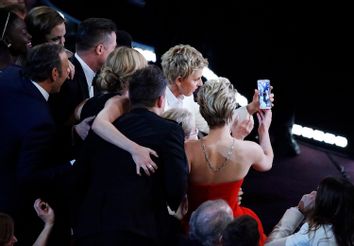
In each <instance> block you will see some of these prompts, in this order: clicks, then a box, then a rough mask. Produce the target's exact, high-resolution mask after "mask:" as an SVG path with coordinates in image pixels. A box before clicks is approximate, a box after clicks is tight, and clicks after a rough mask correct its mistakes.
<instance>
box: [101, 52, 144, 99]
mask: <svg viewBox="0 0 354 246" xmlns="http://www.w3.org/2000/svg"><path fill="white" fill-rule="evenodd" d="M147 65H148V62H147V60H146V59H145V58H144V56H143V55H142V54H141V53H140V52H139V51H137V50H135V49H133V48H129V47H126V46H121V47H118V48H115V49H114V50H113V51H112V53H110V54H109V56H108V58H107V60H106V62H105V63H104V64H103V66H102V68H101V72H100V74H99V75H98V76H97V78H96V81H95V83H96V86H97V87H98V89H99V90H101V91H105V92H121V93H122V92H124V91H125V90H127V89H128V86H129V80H130V77H131V76H132V74H133V73H134V72H135V71H136V70H138V69H140V68H144V67H146V66H147Z"/></svg>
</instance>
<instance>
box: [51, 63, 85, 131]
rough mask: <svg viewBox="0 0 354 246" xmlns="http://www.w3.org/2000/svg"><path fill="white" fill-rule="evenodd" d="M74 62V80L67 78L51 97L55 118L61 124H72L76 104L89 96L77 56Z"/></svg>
mask: <svg viewBox="0 0 354 246" xmlns="http://www.w3.org/2000/svg"><path fill="white" fill-rule="evenodd" d="M72 63H73V64H74V66H75V75H74V78H73V79H72V80H70V79H67V80H66V81H65V82H64V84H63V85H62V87H61V88H60V92H59V93H56V94H53V95H52V96H51V98H50V99H49V104H50V107H51V110H52V111H53V116H54V119H55V121H56V122H57V123H59V124H68V125H72V122H73V113H74V110H75V108H76V106H77V105H79V103H81V102H82V101H83V100H84V99H86V98H89V90H88V86H87V80H86V77H85V73H84V70H83V69H82V67H81V64H80V62H79V61H78V60H77V59H76V58H75V56H74V57H73V59H72Z"/></svg>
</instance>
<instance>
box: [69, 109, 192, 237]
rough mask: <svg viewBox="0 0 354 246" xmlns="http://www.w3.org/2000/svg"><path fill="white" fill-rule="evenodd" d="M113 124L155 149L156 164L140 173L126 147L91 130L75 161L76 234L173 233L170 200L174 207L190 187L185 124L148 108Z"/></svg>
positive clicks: (123, 117) (115, 235)
mask: <svg viewBox="0 0 354 246" xmlns="http://www.w3.org/2000/svg"><path fill="white" fill-rule="evenodd" d="M114 125H115V126H116V127H117V128H118V129H119V130H120V131H121V132H122V133H123V134H124V135H125V136H127V137H128V138H130V139H131V140H133V141H135V142H137V143H138V144H141V145H142V146H146V147H149V148H152V149H154V150H155V151H156V152H157V153H158V155H159V158H157V159H154V161H155V163H157V165H158V169H157V171H156V172H155V173H154V174H152V175H151V176H147V175H145V174H142V176H138V175H137V174H136V166H135V163H134V161H133V159H132V157H131V155H130V154H129V153H128V152H126V151H124V150H122V149H120V148H118V147H116V146H113V145H111V144H109V143H108V142H106V141H104V140H103V139H101V138H100V137H98V136H97V135H96V134H94V133H93V132H91V133H90V134H89V136H88V139H87V140H86V142H85V145H84V149H83V152H82V157H81V158H79V159H78V161H77V163H76V164H75V165H74V166H75V168H76V171H77V173H78V178H77V180H80V181H81V182H80V185H81V189H79V191H80V193H79V194H82V195H83V197H82V203H81V206H79V209H78V220H77V225H76V227H75V230H74V233H76V235H77V236H78V238H80V237H85V236H93V235H97V237H99V236H100V235H106V236H108V237H110V238H111V239H112V240H114V241H117V242H124V238H125V237H126V236H127V235H136V237H140V238H144V237H145V238H146V239H150V240H154V241H155V242H159V241H160V240H161V241H163V240H164V239H166V237H168V235H169V233H170V231H169V228H168V223H169V222H168V220H169V215H168V211H167V205H169V206H170V208H172V209H173V210H176V209H177V207H178V205H179V204H180V202H181V200H182V198H183V196H184V195H185V192H186V189H187V176H188V165H187V160H186V156H185V152H184V133H183V130H182V128H181V127H180V126H179V125H178V124H177V123H176V122H174V121H170V120H166V119H163V118H161V117H159V116H158V115H156V114H155V113H153V112H150V111H148V110H146V109H134V110H132V111H131V112H129V113H127V114H125V115H123V116H122V117H120V118H119V119H118V120H117V121H116V122H115V123H114ZM142 172H143V171H142ZM113 238H114V239H113Z"/></svg>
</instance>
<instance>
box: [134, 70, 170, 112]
mask: <svg viewBox="0 0 354 246" xmlns="http://www.w3.org/2000/svg"><path fill="white" fill-rule="evenodd" d="M166 86H167V80H166V78H165V77H164V75H163V73H162V70H161V69H160V68H159V67H158V66H156V65H148V66H147V67H145V68H142V69H139V70H137V71H136V72H135V73H134V74H133V75H132V78H131V80H130V83H129V98H130V102H131V104H132V106H133V107H134V106H144V107H152V106H154V104H155V102H156V100H157V99H158V98H159V97H160V96H162V95H164V93H165V90H166Z"/></svg>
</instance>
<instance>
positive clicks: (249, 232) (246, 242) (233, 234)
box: [222, 215, 260, 246]
mask: <svg viewBox="0 0 354 246" xmlns="http://www.w3.org/2000/svg"><path fill="white" fill-rule="evenodd" d="M222 239H223V245H224V246H232V245H239V246H257V245H258V244H259V239H260V235H259V231H258V223H257V221H256V220H255V219H254V218H252V217H251V216H249V215H242V216H240V217H237V218H236V219H234V221H232V222H231V223H230V224H228V225H227V226H226V228H225V230H224V231H223V233H222Z"/></svg>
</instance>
